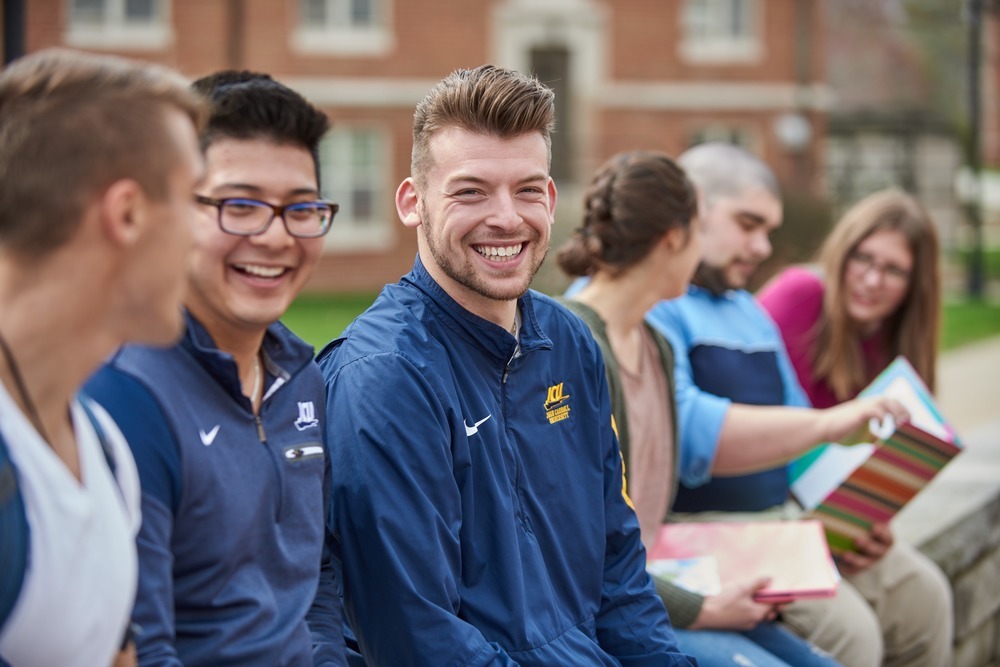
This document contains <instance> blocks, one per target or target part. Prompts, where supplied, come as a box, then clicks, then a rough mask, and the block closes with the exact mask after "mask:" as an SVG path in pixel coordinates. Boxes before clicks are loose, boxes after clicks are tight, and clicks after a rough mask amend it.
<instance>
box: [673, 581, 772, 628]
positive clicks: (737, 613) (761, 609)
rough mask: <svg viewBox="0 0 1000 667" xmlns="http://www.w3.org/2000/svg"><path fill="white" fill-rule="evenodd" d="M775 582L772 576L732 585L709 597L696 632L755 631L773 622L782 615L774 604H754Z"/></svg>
mask: <svg viewBox="0 0 1000 667" xmlns="http://www.w3.org/2000/svg"><path fill="white" fill-rule="evenodd" d="M770 582H771V579H770V578H769V577H760V578H758V579H756V580H752V581H747V582H740V583H736V584H728V585H726V586H725V587H723V589H722V592H720V593H719V594H718V595H709V596H707V597H706V598H705V601H704V603H702V606H701V611H700V612H699V613H698V618H696V619H695V621H694V623H692V624H691V629H692V630H699V629H700V630H752V629H753V628H754V627H756V626H757V624H759V623H761V622H763V621H773V620H774V618H775V617H776V616H777V614H778V609H777V608H776V607H775V606H774V605H770V604H760V603H757V602H754V599H753V594H754V593H755V592H756V591H759V590H760V589H762V588H764V587H765V586H767V585H768V584H769V583H770Z"/></svg>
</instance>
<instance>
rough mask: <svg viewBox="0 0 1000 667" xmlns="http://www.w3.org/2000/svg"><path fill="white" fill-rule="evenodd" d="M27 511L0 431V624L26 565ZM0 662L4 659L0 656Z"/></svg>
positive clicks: (3, 620)
mask: <svg viewBox="0 0 1000 667" xmlns="http://www.w3.org/2000/svg"><path fill="white" fill-rule="evenodd" d="M29 540H30V537H29V533H28V515H27V514H26V513H25V510H24V499H23V498H22V497H21V490H20V488H19V487H18V480H17V470H16V469H15V468H14V462H13V461H11V460H10V453H9V452H8V450H7V442H6V441H5V440H4V438H3V435H2V434H0V541H2V542H3V548H2V549H0V628H2V627H3V626H4V624H5V623H6V622H7V618H8V617H9V616H10V612H11V610H12V609H13V608H14V603H15V602H16V601H17V597H18V595H20V593H21V586H22V584H23V583H24V572H25V570H26V569H27V566H28V546H29ZM0 664H4V663H3V659H2V658H0Z"/></svg>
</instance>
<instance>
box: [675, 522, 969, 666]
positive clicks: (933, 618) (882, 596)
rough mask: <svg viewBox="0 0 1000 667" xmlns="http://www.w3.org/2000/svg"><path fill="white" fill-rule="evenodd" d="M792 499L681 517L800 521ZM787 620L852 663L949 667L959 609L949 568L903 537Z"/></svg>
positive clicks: (793, 608)
mask: <svg viewBox="0 0 1000 667" xmlns="http://www.w3.org/2000/svg"><path fill="white" fill-rule="evenodd" d="M800 515H801V510H800V509H799V508H798V507H797V506H796V505H793V504H791V503H789V504H787V505H785V506H784V507H778V508H774V509H773V510H767V511H764V512H754V513H730V512H702V513H697V514H686V515H683V516H678V517H676V518H677V519H678V520H681V521H721V520H725V521H742V520H753V519H756V520H774V519H794V518H797V517H798V516H800ZM782 617H783V623H784V624H785V625H786V626H787V627H788V628H789V629H790V630H791V631H792V632H794V633H795V634H797V635H799V636H800V637H803V638H804V639H807V640H809V641H810V642H812V643H813V644H815V645H816V646H818V647H820V648H821V649H823V650H825V651H827V652H828V653H830V654H832V655H833V656H834V657H835V658H836V659H837V660H838V661H839V662H840V663H841V664H843V665H844V667H879V666H880V665H881V666H884V667H948V665H950V664H951V656H952V636H953V627H952V625H953V622H952V618H953V614H952V599H951V587H950V585H949V583H948V580H947V579H946V578H945V576H944V574H943V573H942V572H941V570H940V569H939V568H938V567H937V565H935V564H934V563H933V562H931V561H930V559H928V558H927V557H926V556H924V555H923V554H921V553H920V552H918V551H917V550H916V549H914V548H913V547H911V546H909V545H907V544H903V543H901V542H897V543H896V544H895V545H893V547H892V549H890V550H889V552H888V553H887V554H886V555H885V556H884V557H883V558H882V559H881V560H880V561H879V562H878V563H876V564H875V565H874V566H872V567H870V568H868V569H867V570H864V571H863V572H859V573H858V574H855V575H852V576H850V577H845V578H844V580H843V581H841V583H840V586H839V587H838V590H837V595H836V596H835V597H833V598H828V599H823V600H808V601H803V602H796V603H794V604H791V605H788V606H787V607H786V608H785V610H784V612H783V614H782Z"/></svg>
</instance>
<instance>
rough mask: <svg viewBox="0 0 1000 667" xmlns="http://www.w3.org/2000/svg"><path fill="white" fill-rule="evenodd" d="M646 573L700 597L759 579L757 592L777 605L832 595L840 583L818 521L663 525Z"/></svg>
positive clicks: (763, 601)
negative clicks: (762, 580)
mask: <svg viewBox="0 0 1000 667" xmlns="http://www.w3.org/2000/svg"><path fill="white" fill-rule="evenodd" d="M646 569H647V570H649V572H650V574H653V575H656V576H658V577H661V578H664V579H668V580H671V581H673V582H674V583H675V584H677V585H679V586H683V587H685V588H688V589H690V590H693V591H694V592H696V593H701V594H703V595H715V594H717V593H718V592H719V590H720V589H721V587H722V586H723V585H725V584H727V583H730V582H737V581H747V580H749V579H754V578H756V577H760V576H767V577H771V583H770V584H769V585H768V586H767V587H766V588H763V589H761V590H759V591H757V593H755V594H754V599H755V600H756V601H757V602H762V603H768V604H778V603H783V602H791V601H793V600H799V599H808V598H822V597H831V596H833V595H834V594H835V593H836V590H837V582H838V581H839V580H840V577H839V575H838V574H837V570H836V568H835V567H834V564H833V559H832V558H831V556H830V550H829V549H828V548H827V544H826V540H825V539H824V537H823V526H822V524H821V523H820V522H818V521H809V520H806V521H747V522H714V521H713V522H706V523H694V522H686V521H682V522H678V523H668V524H665V525H663V526H661V527H660V532H659V534H658V535H657V538H656V542H655V543H654V544H653V546H652V547H651V548H650V550H649V554H648V562H647V565H646Z"/></svg>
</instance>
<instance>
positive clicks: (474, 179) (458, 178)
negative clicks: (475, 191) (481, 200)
mask: <svg viewBox="0 0 1000 667" xmlns="http://www.w3.org/2000/svg"><path fill="white" fill-rule="evenodd" d="M547 180H549V175H548V174H546V173H544V172H538V173H536V174H530V175H528V176H525V177H524V178H521V179H519V180H518V181H517V182H516V183H515V184H516V185H524V184H525V183H537V182H539V181H547ZM461 183H474V184H476V185H483V184H487V183H489V180H488V179H485V178H482V177H480V176H474V175H472V174H455V175H454V176H452V177H451V178H449V179H448V180H447V181H445V186H446V187H453V186H455V185H458V184H461Z"/></svg>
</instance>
